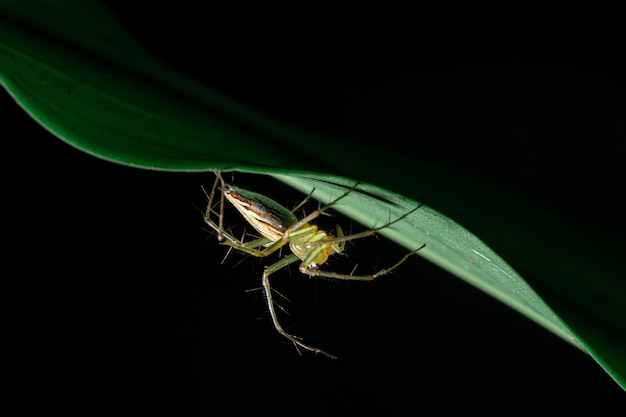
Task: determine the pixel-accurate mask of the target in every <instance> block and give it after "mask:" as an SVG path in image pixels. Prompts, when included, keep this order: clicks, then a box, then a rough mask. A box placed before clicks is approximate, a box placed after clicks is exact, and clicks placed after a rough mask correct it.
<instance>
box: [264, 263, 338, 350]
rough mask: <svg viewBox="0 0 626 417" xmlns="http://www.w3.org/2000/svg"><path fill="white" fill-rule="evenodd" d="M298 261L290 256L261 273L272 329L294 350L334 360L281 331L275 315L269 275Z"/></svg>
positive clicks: (283, 330)
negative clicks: (298, 349) (290, 344)
mask: <svg viewBox="0 0 626 417" xmlns="http://www.w3.org/2000/svg"><path fill="white" fill-rule="evenodd" d="M299 260H300V259H299V258H298V257H297V256H296V255H294V254H291V255H289V256H287V257H285V258H282V259H281V260H280V261H278V262H276V263H274V264H272V265H270V266H268V267H267V268H266V269H265V271H263V278H262V281H261V284H262V285H263V290H264V292H265V299H266V302H267V307H268V309H269V312H270V316H271V318H272V323H273V324H274V328H275V329H276V331H277V332H278V333H279V334H280V335H281V336H283V337H284V338H286V339H287V340H289V341H290V342H291V343H293V344H294V345H295V346H296V348H302V349H305V350H309V351H311V352H314V353H317V354H321V355H324V356H327V357H329V358H331V359H336V357H335V356H333V355H330V354H328V353H326V352H324V351H323V350H321V349H319V348H316V347H314V346H311V345H307V344H306V343H304V342H302V340H301V339H300V338H298V337H296V336H294V335H292V334H289V333H287V331H285V329H283V327H282V326H281V324H280V322H279V321H278V315H277V314H276V308H275V303H274V299H273V295H272V287H271V285H270V279H269V277H270V275H271V274H272V273H274V272H276V271H278V270H279V269H281V268H284V267H286V266H288V265H290V264H292V263H294V262H297V261H299Z"/></svg>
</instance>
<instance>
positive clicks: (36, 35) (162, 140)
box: [0, 1, 626, 388]
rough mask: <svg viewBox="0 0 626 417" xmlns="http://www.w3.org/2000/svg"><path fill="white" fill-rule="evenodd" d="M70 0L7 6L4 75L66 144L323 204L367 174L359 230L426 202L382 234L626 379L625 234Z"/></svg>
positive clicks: (1, 32)
mask: <svg viewBox="0 0 626 417" xmlns="http://www.w3.org/2000/svg"><path fill="white" fill-rule="evenodd" d="M63 6H64V4H63V2H56V3H55V5H54V6H51V5H50V4H49V3H47V2H40V1H31V2H23V1H21V2H15V3H10V2H5V3H4V4H2V5H1V6H0V82H1V83H2V85H3V86H4V87H5V88H6V90H7V91H8V92H9V94H11V95H12V96H13V97H14V98H15V99H16V101H17V102H18V103H19V104H20V105H21V106H22V107H23V108H24V109H25V110H26V111H27V112H29V114H30V115H31V116H32V117H33V118H34V119H36V120H37V121H38V122H39V123H41V124H42V125H43V126H44V127H46V128H47V129H49V130H50V131H51V132H52V133H53V134H55V135H56V136H58V137H59V138H60V139H62V140H64V141H66V142H68V143H70V144H71V145H73V146H75V147H77V148H79V149H81V150H83V151H85V152H88V153H90V154H92V155H95V156H97V157H100V158H104V159H106V160H109V161H113V162H116V163H122V164H126V165H130V166H134V167H141V168H149V169H161V170H178V171H206V170H215V169H221V170H239V171H245V172H257V173H266V174H272V175H273V176H274V177H275V178H277V179H279V180H280V181H283V182H285V183H287V184H289V185H291V186H292V187H294V188H297V189H299V190H301V191H303V192H305V193H306V192H309V191H310V190H311V189H313V188H315V189H316V195H315V196H316V198H319V199H320V200H324V201H328V200H329V198H332V196H336V195H337V193H338V190H339V189H340V188H341V186H351V185H352V184H354V181H356V180H358V181H360V182H361V184H362V185H361V186H360V187H359V191H360V192H358V193H353V194H351V195H350V196H349V198H347V199H346V200H345V201H342V204H341V205H340V206H339V207H337V209H338V210H339V211H342V212H343V213H345V214H346V215H348V216H350V217H351V218H353V219H355V220H357V221H359V222H362V223H363V224H365V225H366V226H373V225H376V224H381V222H384V221H386V220H387V219H388V218H389V217H390V216H392V217H393V216H399V215H401V214H403V213H405V212H406V211H408V210H410V209H411V208H413V207H415V204H417V202H418V201H419V202H422V203H424V204H426V205H427V206H428V207H424V208H423V209H420V210H418V211H416V212H415V213H413V214H412V215H410V216H409V217H408V218H406V219H405V220H404V221H402V222H401V223H400V224H397V225H395V226H394V227H392V228H390V229H389V230H387V231H384V234H385V235H386V236H387V237H389V238H390V239H392V240H394V241H396V242H398V243H399V244H401V245H403V246H405V247H406V248H407V249H409V250H412V249H415V248H416V247H418V246H420V245H421V244H423V243H426V245H427V246H426V248H425V249H424V250H422V251H420V252H419V255H420V256H423V257H425V258H427V259H429V260H430V261H432V262H434V263H436V264H438V265H440V266H441V267H442V268H445V269H446V270H448V271H450V272H451V273H453V274H455V275H457V276H458V277H460V278H462V279H464V280H466V281H467V282H469V283H471V284H472V285H475V286H476V287H478V288H480V289H481V290H483V291H485V292H487V293H488V294H490V295H492V296H494V297H496V298H497V299H499V300H501V301H502V302H504V303H506V304H508V305H509V306H511V307H512V308H515V309H516V310H518V311H520V312H521V313H522V314H525V315H526V316H528V317H529V318H530V319H532V320H534V321H536V322H537V323H539V324H540V325H542V326H544V327H546V328H547V329H549V330H550V331H552V332H553V333H555V334H556V335H558V336H560V337H561V338H563V339H565V340H567V341H569V342H570V343H572V344H573V345H575V346H577V347H578V348H580V349H583V350H585V351H587V352H588V353H589V354H590V355H591V356H592V357H593V358H594V359H595V360H596V361H597V362H598V363H599V364H600V365H601V366H602V367H603V368H604V369H605V370H606V371H607V372H608V373H609V374H610V375H611V376H612V377H613V378H614V379H615V381H617V382H618V383H619V384H620V385H621V386H622V387H623V388H626V346H625V344H624V340H626V336H625V335H626V320H624V317H626V310H625V305H626V303H625V302H624V299H625V296H626V284H625V283H624V280H623V279H622V277H623V272H622V267H621V262H620V261H619V260H620V259H621V257H622V256H623V252H624V251H623V250H624V243H623V242H622V241H620V240H618V239H617V238H615V237H613V236H611V235H609V234H606V233H601V232H597V231H595V230H587V229H585V228H584V227H581V226H579V225H577V224H574V223H572V222H571V221H568V220H566V219H562V218H559V217H557V216H556V215H553V214H551V213H550V212H549V211H547V210H545V209H542V208H539V207H536V206H534V205H532V204H531V203H529V202H527V201H524V200H523V199H521V198H520V197H519V196H516V195H512V194H509V193H507V192H505V191H503V190H500V189H497V188H496V187H493V186H491V185H489V184H486V183H483V182H480V181H477V180H475V179H472V178H470V177H468V176H466V175H465V174H464V173H462V172H456V171H454V170H451V169H449V168H446V167H443V166H440V165H437V164H433V163H432V162H429V161H428V160H424V159H422V158H420V157H419V156H418V155H416V154H413V153H412V152H407V151H406V150H405V149H403V148H397V149H394V148H393V147H386V146H382V147H381V146H374V145H371V144H367V143H360V142H359V141H355V140H350V139H349V138H334V137H331V136H330V135H319V134H313V133H311V132H308V131H304V130H301V129H297V128H293V127H291V126H287V125H286V124H284V123H278V122H276V121H274V120H270V119H269V118H266V117H264V116H262V115H260V114H258V113H257V112H255V111H253V110H251V109H248V108H246V107H244V106H242V105H240V104H238V103H236V102H234V101H232V100H230V99H229V98H227V97H224V96H222V95H220V94H218V93H216V92H214V91H212V90H210V89H209V88H207V87H206V86H204V85H201V84H198V83H195V82H193V81H191V80H189V79H187V78H185V77H183V76H182V75H180V74H178V73H175V72H173V71H171V70H169V69H168V68H166V67H165V66H163V65H162V64H160V63H159V62H158V61H157V60H156V59H154V58H153V57H151V56H150V55H149V54H148V53H147V52H146V51H145V50H144V49H143V48H142V47H141V46H140V45H139V44H138V43H137V42H136V41H135V40H134V39H133V37H132V36H130V35H129V34H128V33H127V31H126V29H125V28H124V27H123V26H121V25H120V24H119V23H118V22H117V21H116V20H115V18H114V17H113V16H112V15H111V14H110V13H109V12H108V11H107V10H106V9H105V8H103V7H102V6H101V4H100V3H98V2H96V1H85V2H82V3H81V5H80V7H77V6H76V5H75V4H74V3H73V2H68V3H67V4H65V7H63ZM34 11H36V12H34ZM68 11H71V13H68ZM415 145H416V146H417V145H418V144H415ZM388 161H392V162H388ZM382 164H384V168H382V169H379V167H381V165H382ZM467 201H471V204H467ZM430 207H432V208H430ZM435 210H436V211H435ZM441 213H445V215H444V214H441ZM451 219H454V220H455V221H453V220H451ZM457 222H458V223H457ZM460 224H463V225H464V227H463V226H460ZM469 230H471V231H472V232H469ZM572 231H575V233H574V232H572ZM477 236H478V237H477ZM573 236H575V238H573ZM485 242H487V243H488V244H489V246H487V244H486V243H485ZM589 242H593V245H589V244H588V243H589ZM496 253H497V254H499V255H497V254H496ZM581 254H584V256H581ZM505 259H506V261H505ZM514 268H516V269H520V270H523V271H524V276H525V279H522V278H521V276H520V275H519V274H518V273H517V272H516V271H515V270H514Z"/></svg>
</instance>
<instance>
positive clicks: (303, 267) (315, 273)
mask: <svg viewBox="0 0 626 417" xmlns="http://www.w3.org/2000/svg"><path fill="white" fill-rule="evenodd" d="M425 246H426V244H424V245H422V246H420V247H419V248H417V249H415V250H414V251H411V252H409V253H407V254H406V255H404V256H403V257H402V258H400V260H399V261H398V262H396V263H395V264H393V265H391V266H390V267H387V268H383V269H381V270H380V271H378V272H376V273H375V274H370V275H352V274H340V273H338V272H332V271H324V270H321V269H312V268H308V267H307V265H309V263H310V262H307V261H308V259H305V260H304V261H302V263H301V264H300V272H301V273H303V274H305V275H308V276H310V277H325V278H332V279H343V280H350V281H373V280H375V279H376V278H378V277H380V276H382V275H387V274H388V273H390V272H391V271H393V270H394V269H396V268H397V267H399V266H400V265H402V264H403V263H404V261H406V260H407V259H409V258H410V257H411V256H412V255H414V254H415V253H417V252H418V251H420V250H421V249H423V248H424V247H425Z"/></svg>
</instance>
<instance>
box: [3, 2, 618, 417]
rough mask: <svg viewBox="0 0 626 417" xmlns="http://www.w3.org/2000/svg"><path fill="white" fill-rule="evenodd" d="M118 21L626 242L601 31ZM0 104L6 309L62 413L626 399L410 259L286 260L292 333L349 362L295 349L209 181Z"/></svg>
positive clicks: (307, 111) (614, 62)
mask: <svg viewBox="0 0 626 417" xmlns="http://www.w3.org/2000/svg"><path fill="white" fill-rule="evenodd" d="M116 12H117V13H118V14H119V16H120V17H121V18H122V19H123V20H124V21H126V23H127V24H128V25H129V26H130V27H132V28H133V30H134V31H135V33H136V35H137V36H139V37H140V38H141V39H142V40H143V41H144V42H145V43H146V45H147V46H148V47H150V48H151V49H152V50H153V51H154V52H155V53H157V54H158V55H159V56H160V57H161V58H162V59H163V60H165V61H167V62H168V63H170V64H171V65H173V66H176V67H177V68H178V69H180V70H181V71H185V72H186V73H188V74H190V75H191V76H194V77H196V78H198V79H201V80H203V81H204V82H207V83H208V84H209V85H211V86H213V87H214V88H216V89H218V90H221V91H223V92H224V93H226V94H229V95H231V96H233V97H236V98H238V99H240V100H242V101H244V102H246V103H248V104H250V105H252V106H255V107H256V108H258V109H260V110H262V111H264V112H266V113H268V114H270V115H272V116H274V117H277V118H279V119H282V120H287V121H290V122H292V123H296V124H299V125H301V126H305V127H308V128H311V129H316V130H320V131H332V132H334V133H339V134H344V135H346V136H350V137H358V138H361V140H370V141H373V142H377V141H380V140H381V139H380V138H381V136H384V137H385V141H386V143H389V144H390V146H402V143H404V141H406V140H407V138H414V137H419V138H420V147H421V148H420V149H421V151H422V152H423V153H424V155H427V157H428V158H430V159H432V160H435V161H440V162H441V163H446V164H450V165H452V166H455V167H458V168H461V169H463V170H465V171H466V172H467V173H468V175H476V176H478V177H480V178H484V179H487V180H490V181H493V182H495V183H497V184H499V185H501V186H504V187H507V188H509V189H512V190H514V191H516V192H518V193H520V194H522V195H524V196H525V197H526V198H529V199H532V200H535V201H540V202H542V203H543V204H544V205H546V206H548V207H550V208H551V209H553V210H556V211H558V212H560V213H562V215H564V216H568V217H571V218H574V219H577V220H578V221H580V222H583V223H585V224H589V225H592V226H595V227H599V228H602V229H605V230H610V231H611V232H613V233H617V234H619V235H623V234H624V231H625V227H624V220H623V208H622V206H621V203H619V201H620V200H619V199H618V198H619V195H620V194H622V193H623V190H622V189H621V188H623V168H622V166H621V164H622V162H623V157H624V137H625V135H626V121H625V116H624V114H625V112H624V110H625V108H626V107H625V100H626V99H625V95H624V92H625V90H624V78H623V76H622V74H623V72H622V71H623V69H624V67H623V66H622V64H621V63H620V62H619V59H618V58H616V53H615V50H614V49H612V44H611V43H610V42H598V40H597V39H598V38H594V39H590V38H586V39H587V40H586V42H578V41H577V40H578V39H576V40H573V39H571V38H568V39H569V41H564V40H561V38H557V39H556V40H555V39H551V40H550V41H548V40H544V41H543V42H530V41H528V39H525V38H524V37H523V36H522V37H520V38H517V39H516V40H514V41H506V42H505V41H502V40H501V39H500V42H492V43H489V44H485V43H484V42H482V41H480V40H478V39H477V38H474V37H472V38H468V37H466V36H463V35H464V32H463V31H462V30H461V31H459V33H456V32H455V34H454V35H451V34H450V33H447V32H446V30H445V27H441V28H439V30H438V31H434V30H432V27H431V26H429V29H428V30H427V29H425V28H422V29H421V30H414V26H411V25H409V24H408V23H407V22H404V21H403V22H402V24H400V25H399V26H401V27H400V30H398V31H394V32H385V31H382V32H381V31H378V30H375V29H372V25H366V24H364V23H362V24H361V25H358V26H355V27H353V28H351V29H350V30H349V31H348V32H349V33H351V34H352V35H351V36H347V35H345V36H341V37H338V36H337V32H338V31H339V29H340V27H341V25H339V24H337V23H335V24H331V27H330V28H329V26H328V24H325V25H322V26H319V25H318V26H316V25H308V26H306V27H305V28H302V27H299V22H298V21H295V22H293V27H289V28H281V29H280V30H277V29H275V30H267V32H264V30H265V29H267V28H271V26H272V25H271V24H270V23H269V22H266V24H267V26H266V25H265V24H264V25H261V24H258V23H259V22H257V25H255V26H253V27H252V29H251V28H250V26H248V22H242V21H241V20H239V19H233V20H229V19H227V16H226V17H225V16H220V15H218V16H212V17H211V18H210V19H208V20H207V21H208V22H215V21H216V20H220V19H226V20H227V21H228V24H224V23H222V24H221V25H211V24H209V23H201V22H205V21H203V20H202V19H200V18H197V19H196V20H193V19H192V20H191V21H189V19H190V16H189V15H194V13H193V11H188V14H185V15H184V16H177V15H172V12H171V10H158V9H155V10H153V11H151V12H150V14H146V11H145V10H144V11H142V13H141V14H138V13H136V12H135V13H133V12H131V11H127V10H123V9H116ZM205 17H206V16H205ZM183 18H184V19H183ZM177 19H181V20H180V21H177ZM424 19H425V18H422V21H423V20H424ZM183 20H184V22H183ZM426 20H427V19H426ZM245 29H248V30H251V31H252V32H254V33H255V35H254V36H252V35H247V36H243V35H242V33H243V32H244V30H245ZM331 29H332V30H331ZM344 29H345V28H344ZM346 30H347V29H346ZM383 32H384V33H383ZM246 33H248V32H246ZM598 36H599V35H598ZM566 38H567V37H566ZM486 39H496V40H497V39H499V36H497V35H496V34H495V33H493V34H491V35H490V37H487V38H486ZM183 41H185V42H183ZM181 43H185V44H187V47H186V48H181V46H180V45H181ZM294 45H295V46H294ZM198 51H201V53H198ZM329 98H330V99H329ZM2 106H3V107H2V108H3V111H2V114H3V121H4V122H5V123H6V125H8V126H9V127H10V128H11V130H9V129H7V130H6V131H7V132H8V131H12V132H13V133H12V138H11V140H12V142H13V143H14V144H15V145H16V148H15V151H13V153H12V155H11V156H10V157H9V159H11V160H10V161H7V166H10V165H11V164H12V163H13V162H15V161H19V163H20V169H21V170H22V172H20V170H19V169H16V170H15V171H12V174H13V173H15V172H17V173H18V175H16V176H13V175H11V174H9V175H6V178H5V181H6V183H8V184H9V191H10V192H11V194H12V195H14V196H15V197H14V198H11V199H10V200H8V201H10V203H9V204H10V208H11V209H13V210H15V211H16V214H15V215H12V216H9V218H7V220H8V223H11V222H12V221H13V220H14V219H19V220H18V221H19V223H20V224H21V225H22V226H23V227H24V229H23V230H24V231H25V233H24V234H22V236H20V239H25V240H23V241H22V240H18V241H17V242H16V245H15V247H16V248H17V252H18V253H20V252H21V253H22V254H26V256H25V258H24V261H20V264H21V268H20V269H19V272H18V273H17V276H15V279H16V280H25V281H26V282H27V285H28V290H27V294H28V297H27V298H28V299H29V300H30V302H29V303H24V305H22V306H21V308H20V309H18V310H17V311H16V313H15V314H16V315H18V316H25V317H31V316H32V323H33V325H32V327H31V328H29V329H27V334H28V336H29V339H28V340H34V343H32V345H30V344H29V345H28V346H26V347H27V348H28V349H27V351H28V352H29V354H31V355H32V357H33V361H35V360H37V362H41V364H42V365H41V369H40V370H38V372H37V373H36V374H35V375H34V376H33V378H34V379H35V380H36V381H37V382H39V383H41V384H42V385H43V386H44V389H50V390H52V391H54V392H57V391H58V390H59V389H60V391H61V392H63V393H64V394H62V395H55V397H56V398H55V400H56V401H59V402H60V403H61V404H65V405H66V406H67V405H68V404H71V407H73V408H75V409H76V410H79V411H80V412H84V414H85V415H119V412H120V410H141V411H142V412H144V413H146V414H152V415H301V416H304V415H340V414H346V413H355V414H356V413H361V412H371V413H380V414H390V415H397V414H417V413H419V412H424V413H426V414H431V413H446V412H447V411H450V412H458V411H460V410H463V409H468V408H480V409H493V410H495V411H497V412H505V413H507V414H513V413H515V412H518V411H520V412H526V411H529V410H545V409H567V410H568V412H570V414H573V415H587V414H588V413H589V412H596V411H598V410H602V409H609V408H610V407H611V405H612V404H613V405H614V404H618V401H619V400H620V399H622V398H623V391H622V390H621V389H620V388H619V387H618V386H617V385H616V384H615V383H614V382H613V381H612V380H611V379H610V377H609V376H608V375H606V374H605V373H604V371H603V370H602V369H601V368H600V367H599V366H598V365H597V364H596V363H595V362H594V361H593V360H592V359H591V358H589V357H587V356H586V355H584V354H583V353H581V352H579V351H577V350H576V349H575V348H573V347H571V346H570V345H568V344H567V343H565V342H563V341H562V340H560V339H558V338H557V337H555V336H553V335H552V334H550V333H548V332H547V331H545V330H543V329H542V328H540V327H539V326H537V325H536V324H534V323H532V322H531V321H529V320H528V319H526V318H524V317H522V316H520V315H518V314H517V313H515V312H513V311H512V310H510V309H509V308H507V307H505V306H504V305H502V304H500V303H498V302H496V301H495V300H493V299H491V298H489V297H487V296H486V295H484V294H482V293H481V292H479V291H477V290H475V289H473V288H471V287H469V286H468V285H467V284H465V283H463V282H461V281H460V280H458V279H457V278H455V277H453V276H451V275H449V274H447V273H445V272H444V271H441V270H439V269H438V268H437V267H435V266H433V265H430V264H429V263H427V262H425V261H423V260H421V259H420V258H415V259H411V260H410V261H409V262H408V263H407V264H405V265H403V266H402V267H401V268H400V269H399V270H398V271H397V273H396V274H394V275H393V276H390V277H386V278H384V279H382V280H380V281H378V282H375V283H371V284H346V283H337V282H328V281H311V280H308V279H306V278H304V277H301V276H299V275H298V274H297V273H296V272H295V271H292V273H291V275H290V274H289V273H287V272H283V273H280V274H277V276H276V278H275V286H276V287H277V288H278V289H279V291H281V293H283V294H285V295H286V296H287V297H289V298H290V299H291V301H292V302H291V303H285V304H286V307H287V309H288V310H289V312H290V316H289V317H287V318H285V320H286V321H287V322H288V323H289V324H291V325H294V327H293V328H292V330H293V331H294V332H295V333H297V334H299V335H302V336H305V337H306V341H308V342H310V343H312V344H314V345H316V346H320V347H322V348H324V349H325V350H327V351H329V352H331V353H333V354H336V355H337V356H339V359H338V360H327V359H325V358H322V357H317V356H315V355H312V354H308V353H304V354H302V355H301V356H300V355H299V354H298V352H297V351H296V350H295V349H294V348H293V347H292V346H291V345H290V344H288V343H286V342H284V341H283V340H281V338H280V337H279V336H277V335H276V333H275V332H274V331H273V329H272V326H271V323H270V320H269V317H268V316H267V314H266V307H265V306H264V304H263V300H262V297H261V296H260V294H259V293H258V292H255V291H248V290H253V289H255V288H258V286H259V278H260V272H261V271H262V267H263V262H260V261H258V260H255V259H247V260H243V262H242V263H238V261H239V260H240V259H241V258H240V257H238V256H237V255H232V256H230V257H229V258H228V259H227V260H226V261H225V262H224V263H221V261H222V258H223V257H224V254H225V249H224V248H222V247H219V246H218V245H217V244H216V243H215V242H214V240H213V238H212V236H211V235H210V234H209V233H207V232H206V231H205V230H203V223H202V217H201V215H200V213H199V211H198V209H197V208H200V209H204V204H205V197H204V195H203V193H202V190H201V186H203V185H204V186H207V185H210V184H211V183H212V180H213V178H212V175H211V174H210V173H206V174H186V173H167V172H153V171H144V170H139V169H132V168H128V167H124V166H118V165H115V164H112V163H108V162H105V161H102V160H99V159H97V158H95V157H92V156H89V155H86V154H84V153H81V152H80V151H78V150H75V149H73V148H71V147H70V146H68V145H66V144H65V143H63V142H61V141H60V140H58V139H56V138H54V137H53V136H52V135H50V134H49V133H47V132H46V131H45V130H44V129H43V128H42V127H40V126H38V125H37V124H36V123H35V122H33V121H32V120H31V119H29V117H28V116H27V115H26V114H25V113H24V112H23V111H21V110H20V109H19V108H18V107H17V106H16V105H15V104H13V103H12V102H11V100H10V98H8V97H7V96H6V95H3V97H2ZM451 144H453V145H454V146H451ZM312 146H314V144H312ZM316 151H319V152H332V149H323V150H316ZM234 181H235V182H236V183H237V184H239V185H242V186H245V187H248V188H253V189H258V190H261V191H263V192H266V193H267V194H268V195H271V196H272V197H274V198H276V199H277V200H279V201H281V202H283V203H285V204H286V205H293V204H295V203H297V202H298V201H299V199H301V198H302V196H299V195H298V194H297V193H296V194H294V193H293V192H292V191H290V190H287V189H285V188H283V187H282V186H281V185H280V184H276V183H274V182H273V181H272V180H269V179H265V178H263V177H258V178H255V177H251V176H245V175H237V176H235V178H234ZM574 201H575V202H577V203H573V202H574ZM581 201H583V202H585V203H586V204H580V202H581ZM5 204H6V203H5ZM460 204H471V201H463V202H460ZM331 221H332V222H339V223H342V224H343V225H345V226H346V227H350V223H349V221H347V220H346V219H343V218H340V217H339V218H334V219H331ZM355 227H356V226H355ZM379 254H380V256H383V258H382V259H380V260H377V259H375V258H376V257H377V256H379ZM402 254H403V250H402V249H400V248H396V247H395V245H393V244H391V243H389V242H386V241H385V240H384V239H380V240H375V239H374V240H372V241H371V242H369V243H363V244H361V243H359V245H357V246H355V247H354V248H349V255H350V256H349V257H348V258H339V259H337V260H335V261H334V262H332V263H330V264H329V267H331V268H333V269H338V270H341V269H344V270H348V271H349V270H350V269H351V267H352V266H353V265H354V263H351V262H359V265H360V268H361V270H366V269H368V268H375V267H376V265H379V264H383V263H385V262H387V260H393V259H396V258H397V257H398V256H401V255H402ZM387 257H388V258H387ZM247 291H248V292H247Z"/></svg>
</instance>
